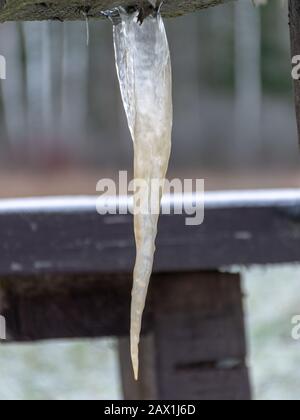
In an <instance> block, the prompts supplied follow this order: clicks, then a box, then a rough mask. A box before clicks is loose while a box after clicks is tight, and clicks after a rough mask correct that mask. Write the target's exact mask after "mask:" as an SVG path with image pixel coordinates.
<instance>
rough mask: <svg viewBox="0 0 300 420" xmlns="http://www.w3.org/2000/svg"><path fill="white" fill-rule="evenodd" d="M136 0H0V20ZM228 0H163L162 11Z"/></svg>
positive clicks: (61, 16) (93, 13)
mask: <svg viewBox="0 0 300 420" xmlns="http://www.w3.org/2000/svg"><path fill="white" fill-rule="evenodd" d="M138 1H140V0H46V1H45V2H41V1H40V0H0V22H5V21H16V20H21V21H28V20H29V21H32V20H60V21H65V20H82V19H84V15H83V14H84V13H86V14H87V15H88V16H89V17H90V18H91V19H93V18H99V17H100V16H101V11H104V10H108V9H111V8H113V7H116V6H135V5H136V4H137V3H138ZM144 1H146V0H144ZM228 1H232V0H191V1H182V0H165V1H164V6H163V14H164V15H165V16H172V17H174V16H179V15H183V14H185V13H189V12H195V11H196V10H199V9H203V8H207V7H210V6H215V5H217V4H221V3H226V2H228Z"/></svg>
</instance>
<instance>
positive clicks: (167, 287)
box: [120, 272, 251, 400]
mask: <svg viewBox="0 0 300 420" xmlns="http://www.w3.org/2000/svg"><path fill="white" fill-rule="evenodd" d="M151 289H152V290H151V300H152V302H151V305H152V311H153V326H152V328H153V331H152V333H153V336H152V339H150V340H149V339H148V342H146V343H145V342H143V344H142V346H141V361H142V371H141V376H140V381H139V383H138V384H136V383H134V381H133V379H132V370H131V367H130V362H129V355H128V348H129V347H128V343H127V345H126V347H125V349H124V342H123V343H122V346H121V349H120V352H121V360H122V365H123V368H122V375H123V385H125V386H126V389H125V392H124V395H125V398H128V399H140V398H143V399H153V398H157V399H159V400H169V399H170V400H180V399H187V400H193V399H195V400H249V399H250V395H251V393H250V385H249V378H248V371H247V367H246V344H245V343H246V341H245V331H244V322H243V309H242V293H241V288H240V277H239V276H238V275H231V274H230V275H229V274H222V273H218V272H210V273H192V274H167V275H159V276H155V278H154V279H153V282H152V286H151ZM153 352H154V353H153ZM151 355H152V356H151ZM145 359H147V360H148V362H149V365H150V366H152V372H153V367H154V371H155V378H154V379H153V377H152V375H151V374H150V376H149V369H148V368H147V367H146V368H145V367H143V363H144V361H145ZM126 364H127V367H124V365H126ZM143 369H144V370H143ZM147 390H149V394H147Z"/></svg>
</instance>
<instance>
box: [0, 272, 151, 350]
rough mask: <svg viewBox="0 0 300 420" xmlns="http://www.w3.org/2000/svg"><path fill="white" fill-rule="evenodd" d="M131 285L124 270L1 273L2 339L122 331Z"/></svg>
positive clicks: (120, 333) (116, 333)
mask: <svg viewBox="0 0 300 420" xmlns="http://www.w3.org/2000/svg"><path fill="white" fill-rule="evenodd" d="M131 285H132V278H131V276H130V275H113V276H112V275H104V276H101V278H99V277H97V276H80V275H77V276H71V277H62V276H59V275H57V276H50V277H48V276H44V277H40V278H38V277H30V278H27V277H19V278H16V277H14V278H1V279H0V296H1V301H0V314H1V315H3V316H4V317H5V319H6V324H7V342H10V341H21V342H23V341H37V340H46V339H56V338H77V337H87V338H90V337H105V336H123V335H128V331H129V328H130V324H129V313H130V297H131V294H130V290H131ZM150 316H151V314H150V313H149V312H148V313H146V314H145V317H144V329H147V328H148V327H149V323H148V319H149V317H150Z"/></svg>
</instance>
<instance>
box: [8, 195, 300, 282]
mask: <svg viewBox="0 0 300 420" xmlns="http://www.w3.org/2000/svg"><path fill="white" fill-rule="evenodd" d="M171 202H172V206H174V205H175V204H176V203H175V201H174V200H173V201H172V200H171ZM185 218H186V216H185V215H182V216H178V215H171V216H162V217H161V220H160V226H159V234H158V239H157V245H158V246H157V253H156V258H155V265H154V272H176V271H191V270H194V271H199V270H206V269H217V268H219V267H221V266H228V265H232V264H247V265H249V264H272V263H290V262H299V261H300V251H299V250H300V192H299V191H298V190H296V191H280V190H278V191H274V192H273V191H261V192H244V193H239V192H235V193H207V194H206V211H205V223H204V224H202V225H200V226H186V225H185ZM0 234H1V241H0V255H1V258H0V275H1V276H4V275H16V274H23V275H35V274H42V273H46V274H51V273H68V274H72V273H73V274H74V273H75V274H76V273H124V272H125V273H129V272H131V271H132V267H133V265H134V258H135V243H134V236H133V226H132V216H130V215H129V216H120V215H106V216H100V215H99V214H98V213H97V212H96V199H95V198H86V199H81V198H79V199H78V198H70V199H57V200H52V199H38V200H29V201H28V200H10V201H1V200H0Z"/></svg>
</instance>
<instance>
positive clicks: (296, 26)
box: [289, 0, 300, 144]
mask: <svg viewBox="0 0 300 420" xmlns="http://www.w3.org/2000/svg"><path fill="white" fill-rule="evenodd" d="M289 15H290V33H291V51H292V57H295V56H297V55H298V56H300V2H299V0H289ZM294 86H295V101H296V118H297V125H298V134H299V144H300V79H299V80H295V81H294Z"/></svg>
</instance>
